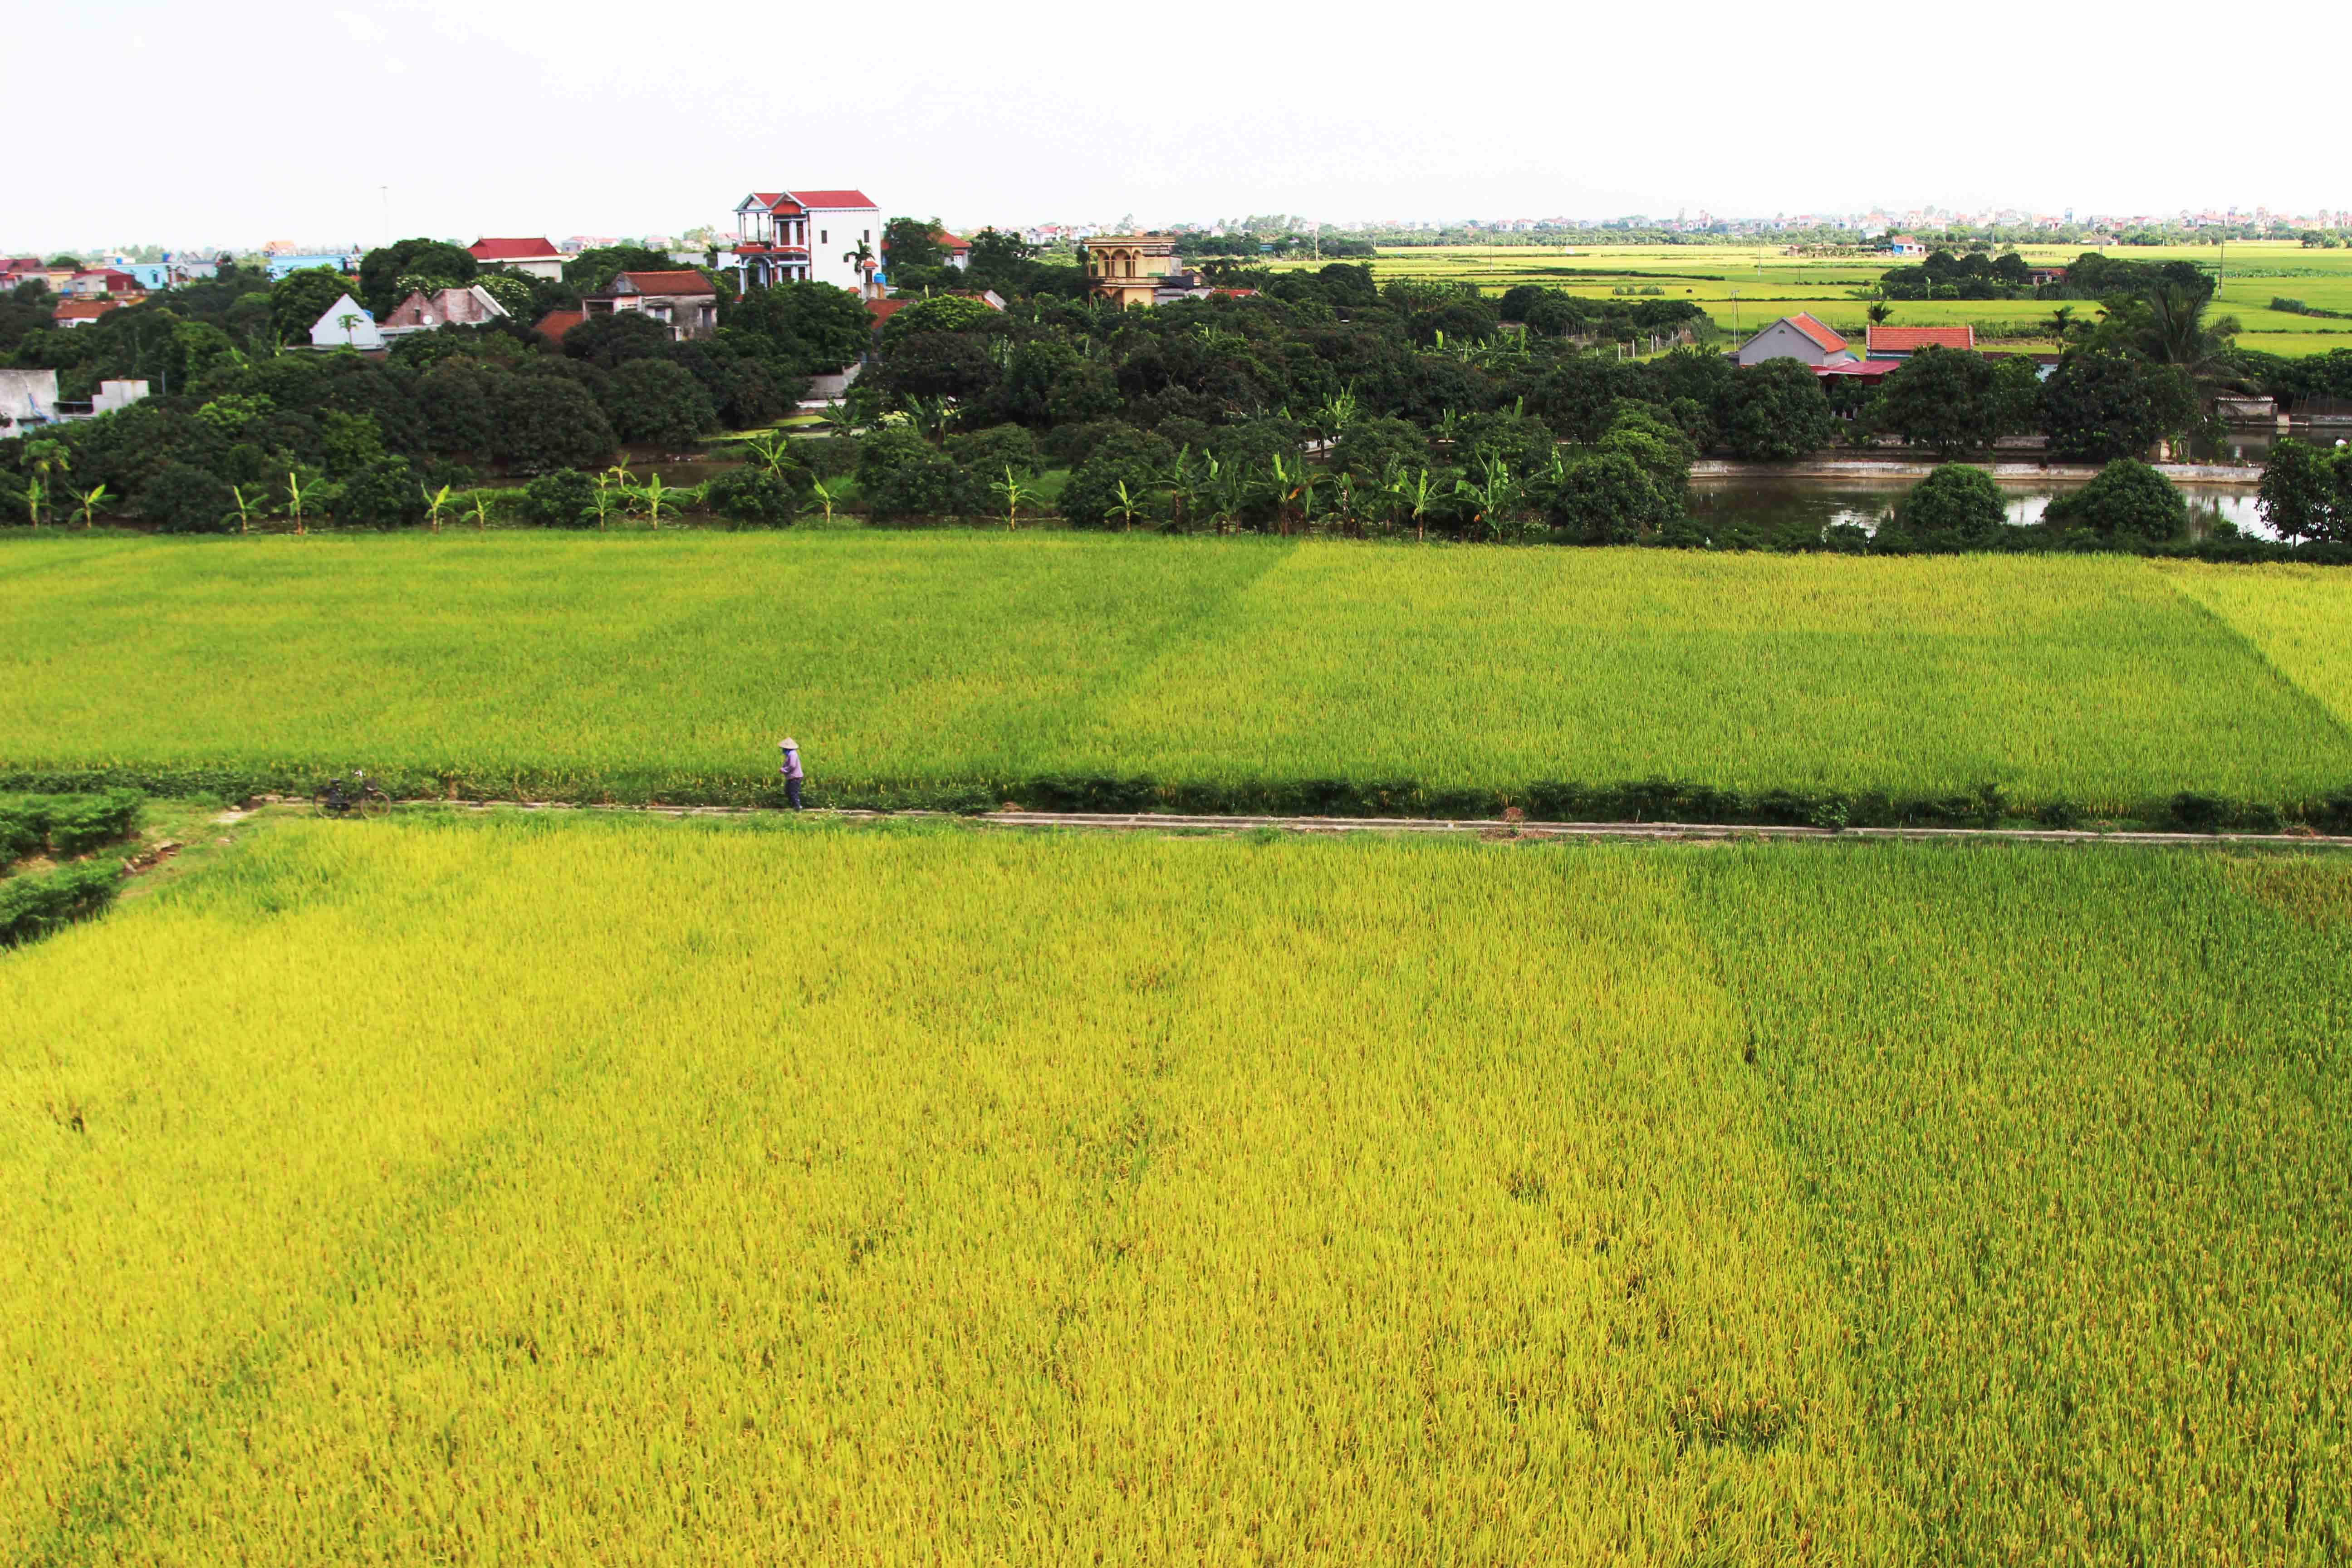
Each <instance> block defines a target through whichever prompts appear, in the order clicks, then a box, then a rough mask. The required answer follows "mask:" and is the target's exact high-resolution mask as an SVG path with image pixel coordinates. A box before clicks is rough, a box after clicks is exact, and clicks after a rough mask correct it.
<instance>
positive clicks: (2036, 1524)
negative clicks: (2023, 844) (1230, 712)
mask: <svg viewBox="0 0 2352 1568" xmlns="http://www.w3.org/2000/svg"><path fill="white" fill-rule="evenodd" d="M2344 869H2345V868H2344V867H2343V866H2342V865H2341V864H2339V863H2336V862H2335V861H2332V860H2309V861H2305V860H2292V859H2259V860H2244V861H2239V860H2231V859H2226V858H2219V857H2193V856H2186V855H2148V854H2139V853H2135V852H2128V851H2126V852H2116V853H2113V854H2108V853H2101V854H2097V855H2082V854H2062V853H2046V852H2043V853H2035V852H2017V851H2009V850H1995V849H1969V850H1952V851H1949V852H1946V851H1943V850H1934V851H1922V850H1919V849H1916V848H1906V847H1887V846H1847V847H1826V848H1808V847H1728V848H1724V847H1717V848H1711V849H1697V848H1690V849H1674V850H1666V851H1664V852H1656V851H1651V852H1636V851H1628V850H1622V849H1614V848H1607V847H1584V848H1560V847H1552V848H1530V847H1508V846H1487V845H1478V844H1454V845H1428V844H1407V843H1393V842H1391V843H1350V844H1311V843H1300V842H1285V843H1275V844H1266V845H1260V844H1255V843H1251V842H1247V841H1243V840H1206V841H1203V840H1166V839H1149V838H1142V837H1124V838H1108V837H1009V836H1007V837H976V836H974V835H971V834H969V833H963V832H958V831H953V830H947V831H939V830H931V831H908V830H905V829H899V830H893V831H877V830H871V829H869V830H863V831H858V830H847V829H837V828H836V829H825V828H818V827H813V826H805V825H793V826H778V827H765V828H762V827H748V826H740V825H737V826H723V827H720V826H699V825H690V824H669V825H663V824H655V823H643V822H637V823H626V822H615V821H611V820H593V819H588V820H574V821H570V822H563V823H555V822H547V821H517V820H507V821H503V822H492V823H476V824H465V825H456V824H436V823H434V822H432V821H430V820H424V821H415V820H412V821H409V822H397V821H396V822H394V823H390V824H383V825H375V826H360V825H353V826H341V825H332V824H325V823H294V824H287V825H282V826H277V827H275V828H272V829H270V830H268V831H267V832H264V833H261V834H259V835H257V837H252V838H250V839H248V840H247V842H246V843H245V844H243V845H241V846H239V847H236V849H234V850H233V851H231V852H229V853H228V854H226V856H224V857H223V858H221V859H219V860H217V861H216V862H215V864H214V865H213V866H212V867H211V868H208V869H206V870H205V871H204V872H203V873H202V874H200V875H197V876H193V877H189V878H186V879H183V880H181V881H180V882H179V883H177V884H175V885H173V886H172V887H169V888H166V889H162V890H160V891H158V892H157V893H156V894H155V895H153V896H152V897H151V898H148V899H144V900H141V901H140V902H139V903H138V904H136V905H133V906H128V907H126V908H125V909H123V910H121V911H119V912H118V913H117V914H116V915H115V916H114V917H113V918H112V919H110V921H107V922H105V923H104V924H101V925H99V926H94V927H86V928H81V929H78V930H75V931H68V932H67V933H65V934H63V935H61V936H59V937H58V938H56V939H54V940H53V941H51V942H49V943H47V945H46V946H44V947H42V948H39V949H36V950H32V951H31V952H26V953H23V954H18V955H16V956H14V957H9V958H0V1040H5V1041H6V1042H8V1043H7V1045H6V1046H5V1047H0V1452H5V1453H6V1454H8V1455H9V1456H11V1460H10V1463H9V1464H7V1465H6V1466H5V1467H0V1556H5V1558H6V1559H7V1560H9V1561H12V1562H24V1563H66V1562H74V1563H128V1562H137V1563H159V1564H203V1563H227V1562H236V1561H253V1560H260V1559H268V1560H273V1561H324V1560H334V1561H338V1562H348V1563H374V1562H413V1561H435V1562H445V1563H492V1562H504V1561H515V1560H526V1559H527V1560H537V1561H567V1562H597V1563H629V1562H656V1561H658V1562H666V1563H703V1562H708V1563H720V1562H740V1561H751V1560H757V1561H772V1562H808V1563H817V1562H827V1563H831V1562H853V1561H854V1562H866V1563H916V1562H939V1561H958V1562H982V1561H1061V1560H1070V1559H1074V1558H1077V1557H1080V1556H1085V1557H1087V1558H1088V1559H1089V1560H1093V1561H1100V1562H1106V1563H1160V1562H1167V1561H1171V1560H1203V1559H1217V1560H1231V1561H1244V1562H1271V1561H1276V1560H1285V1561H1292V1562H1335V1563H1337V1562H1346V1563H1358V1562H1369V1561H1381V1562H1395V1561H1436V1560H1444V1561H1452V1562H1463V1563H1522V1562H1552V1563H1622V1562H1628V1561H1646V1562H1699V1561H1721V1562H1836V1563H1912V1562H1926V1561H1933V1562H1938V1563H2041V1562H2052V1561H2080V1562H2086V1563H2123V1562H2141V1563H2152V1564H2169V1563H2208V1562H2257V1561H2259V1562H2265V1563H2282V1564H2290V1563H2326V1562H2333V1561H2340V1554H2341V1552H2342V1550H2343V1547H2344V1544H2345V1542H2347V1531H2352V1488H2347V1475H2352V1466H2347V1463H2346V1459H2347V1451H2348V1450H2352V1426H2347V1421H2348V1420H2352V1418H2347V1411H2352V1384H2347V1366H2352V1353H2348V1352H2352V1328H2347V1325H2352V1314H2347V1310H2346V1306H2347V1303H2346V1300H2345V1281H2346V1279H2347V1277H2352V1239H2348V1238H2347V1230H2346V1228H2345V1226H2343V1225H2342V1223H2341V1218H2342V1213H2341V1211H2342V1205H2343V1201H2344V1197H2345V1194H2344V1191H2343V1173H2344V1172H2345V1171H2346V1170H2347V1169H2352V1144H2347V1131H2346V1130H2347V1127H2352V1118H2347V1111H2352V1104H2347V1088H2346V1085H2347V1082H2352V1079H2347V1074H2346V1072H2345V1070H2344V1069H2345V1066H2346V1063H2345V1060H2344V1054H2345V1043H2346V1040H2347V1034H2346V1031H2345V1030H2344V1028H2343V1027H2342V1021H2343V1016H2344V1014H2345V1011H2346V1009H2347V1005H2352V991H2347V975H2352V880H2347V879H2346V877H2345V876H2344V875H2343V872H2344Z"/></svg>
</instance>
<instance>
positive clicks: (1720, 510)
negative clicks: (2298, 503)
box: [1690, 474, 2273, 539]
mask: <svg viewBox="0 0 2352 1568" xmlns="http://www.w3.org/2000/svg"><path fill="white" fill-rule="evenodd" d="M1916 482H1917V480H1916V479H1868V478H1852V479H1849V478H1844V477H1840V478H1837V479H1796V478H1783V477H1780V476H1779V475H1769V474H1768V475H1760V476H1759V475H1739V476H1737V477H1730V478H1711V477H1709V478H1699V479H1693V480H1691V496H1690V510H1691V515H1692V516H1693V517H1695V518H1698V519H1700V520H1702V521H1704V520H1706V519H1708V518H1723V519H1729V518H1732V517H1735V516H1736V517H1738V518H1739V519H1740V520H1741V521H1745V522H1747V523H1749V524H1750V525H1752V526H1755V527H1759V528H1762V529H1766V530H1778V529H1780V528H1782V527H1786V526H1790V525H1795V526H1800V527H1803V526H1821V527H1826V526H1828V525H1830V524H1832V523H1852V524H1854V525H1857V526H1859V527H1862V528H1866V529H1872V530H1875V529H1876V528H1877V527H1878V525H1879V524H1880V523H1882V522H1885V521H1887V520H1888V519H1889V518H1891V517H1892V516H1893V515H1894V512H1895V502H1896V501H1898V500H1902V498H1903V496H1904V495H1905V493H1906V492H1907V491H1908V490H1909V489H1911V487H1912V486H1913V485H1914V484H1916ZM2080 488H2081V486H2080V485H2079V484H2058V483H2053V482H2052V481H2050V480H2048V479H2002V480H2000V489H2001V493H2002V494H2003V495H2005V496H2007V497H2008V498H2009V521H2011V522H2013V523H2016V524H2018V525H2020V526H2021V527H2022V526H2024V525H2026V524H2030V523H2036V522H2040V521H2042V512H2043V511H2044V510H2047V509H2048V507H2049V505H2050V503H2051V501H2052V500H2055V499H2056V498H2057V497H2058V496H2060V495H2061V494H2063V493H2064V492H2065V491H2067V490H2070V489H2080ZM2179 489H2180V493H2181V494H2182V495H2184V496H2186V497H2187V498H2188V499H2189V528H2190V530H2191V531H2192V532H2193V533H2194V535H2195V536H2196V537H2198V538H2200V539H2201V538H2203V537H2205V535H2206V534H2207V533H2209V532H2210V531H2211V530H2212V528H2213V525H2214V524H2215V523H2217V522H2225V521H2226V522H2233V523H2235V524H2237V526H2238V529H2239V531H2241V532H2243V533H2251V534H2258V535H2260V536H2261V537H2263V538H2264V539H2268V538H2272V537H2273V534H2272V533H2271V531H2270V530H2269V529H2268V528H2266V527H2264V526H2263V519H2262V513H2261V511H2260V510H2258V509H2257V508H2256V507H2255V505H2254V491H2253V487H2252V486H2251V485H2215V484H2197V483H2195V482H2193V481H2192V482H2189V483H2184V484H2182V485H2181V486H2180V487H2179Z"/></svg>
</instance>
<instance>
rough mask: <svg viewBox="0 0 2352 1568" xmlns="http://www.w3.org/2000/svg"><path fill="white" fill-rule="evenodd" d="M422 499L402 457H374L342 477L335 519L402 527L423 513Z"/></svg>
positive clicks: (419, 486)
mask: <svg viewBox="0 0 2352 1568" xmlns="http://www.w3.org/2000/svg"><path fill="white" fill-rule="evenodd" d="M426 500H427V498H426V496H425V487H424V486H423V485H422V484H420V483H418V481H417V478H416V470H415V469H414V468H410V467H409V466H408V463H407V461H406V459H404V458H376V459H375V460H373V462H370V463H368V464H367V465H366V466H365V467H363V468H360V469H359V470H358V471H357V472H354V473H352V474H350V475H349V476H348V477H346V478H345V479H343V481H342V491H341V494H340V495H339V496H337V497H336V500H335V520H336V521H338V522H350V523H358V524H361V525H362V526H363V527H367V528H401V527H405V526H406V525H408V524H410V523H414V522H415V521H417V520H418V519H420V518H422V517H424V516H425V513H426V510H427V506H426Z"/></svg>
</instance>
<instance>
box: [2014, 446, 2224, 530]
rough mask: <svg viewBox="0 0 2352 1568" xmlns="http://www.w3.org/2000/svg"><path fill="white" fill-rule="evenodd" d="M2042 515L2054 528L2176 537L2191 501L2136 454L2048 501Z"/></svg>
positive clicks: (2119, 459)
mask: <svg viewBox="0 0 2352 1568" xmlns="http://www.w3.org/2000/svg"><path fill="white" fill-rule="evenodd" d="M2042 521H2043V522H2044V523H2045V524H2047V525H2048V526H2050V527H2053V528H2088V529H2091V530H2094V531H2096V532H2097V533H2098V534H2099V535H2100V537H2102V538H2104V539H2115V538H2117V537H2122V538H2126V539H2146V540H2150V541H2153V542H2157V543H2159V544H2160V543H2162V542H2165V541H2167V540H2170V539H2178V538H2179V536H2180V534H2181V532H2182V531H2183V530H2184V529H2186V528H2187V526H2188V523H2189V503H2188V501H2187V500H2183V499H2182V497H2181V494H2180V492H2179V490H2178V489H2174V488H2173V485H2172V481H2171V480H2170V479H2166V478H2165V477H2164V476H2163V475H2162V474H2159V473H2158V472H2157V471H2156V470H2155V469H2154V468H2150V467H2148V466H2147V464H2146V463H2143V462H2141V461H2139V460H2138V459H2137V458H2116V460H2115V461H2114V462H2112V463H2109V464H2108V465H2107V466H2106V467H2105V468H2101V469H2100V470H2099V474H2098V478H2096V479H2093V480H2092V481H2091V482H2090V483H2089V484H2087V485H2084V487H2083V488H2082V489H2079V490H2076V491H2075V492H2074V494H2072V495H2064V496H2060V497H2059V498H2058V499H2057V500H2053V501H2052V502H2051V503H2050V508H2049V510H2048V511H2046V512H2045V513H2043V515H2042Z"/></svg>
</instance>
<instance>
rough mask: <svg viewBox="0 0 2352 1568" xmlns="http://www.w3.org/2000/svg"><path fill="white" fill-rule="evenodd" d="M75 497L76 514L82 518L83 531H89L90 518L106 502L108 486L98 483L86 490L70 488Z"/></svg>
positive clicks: (70, 492)
mask: <svg viewBox="0 0 2352 1568" xmlns="http://www.w3.org/2000/svg"><path fill="white" fill-rule="evenodd" d="M67 493H68V495H71V496H72V497H73V498H74V512H75V515H77V516H78V517H79V518H80V519H81V527H82V531H83V532H85V533H87V532H89V524H90V519H91V518H92V517H93V516H95V515H96V514H97V512H98V510H99V509H100V507H103V506H104V505H105V504H106V487H105V486H104V485H97V486H94V487H92V488H91V489H86V490H68V492H67Z"/></svg>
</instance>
